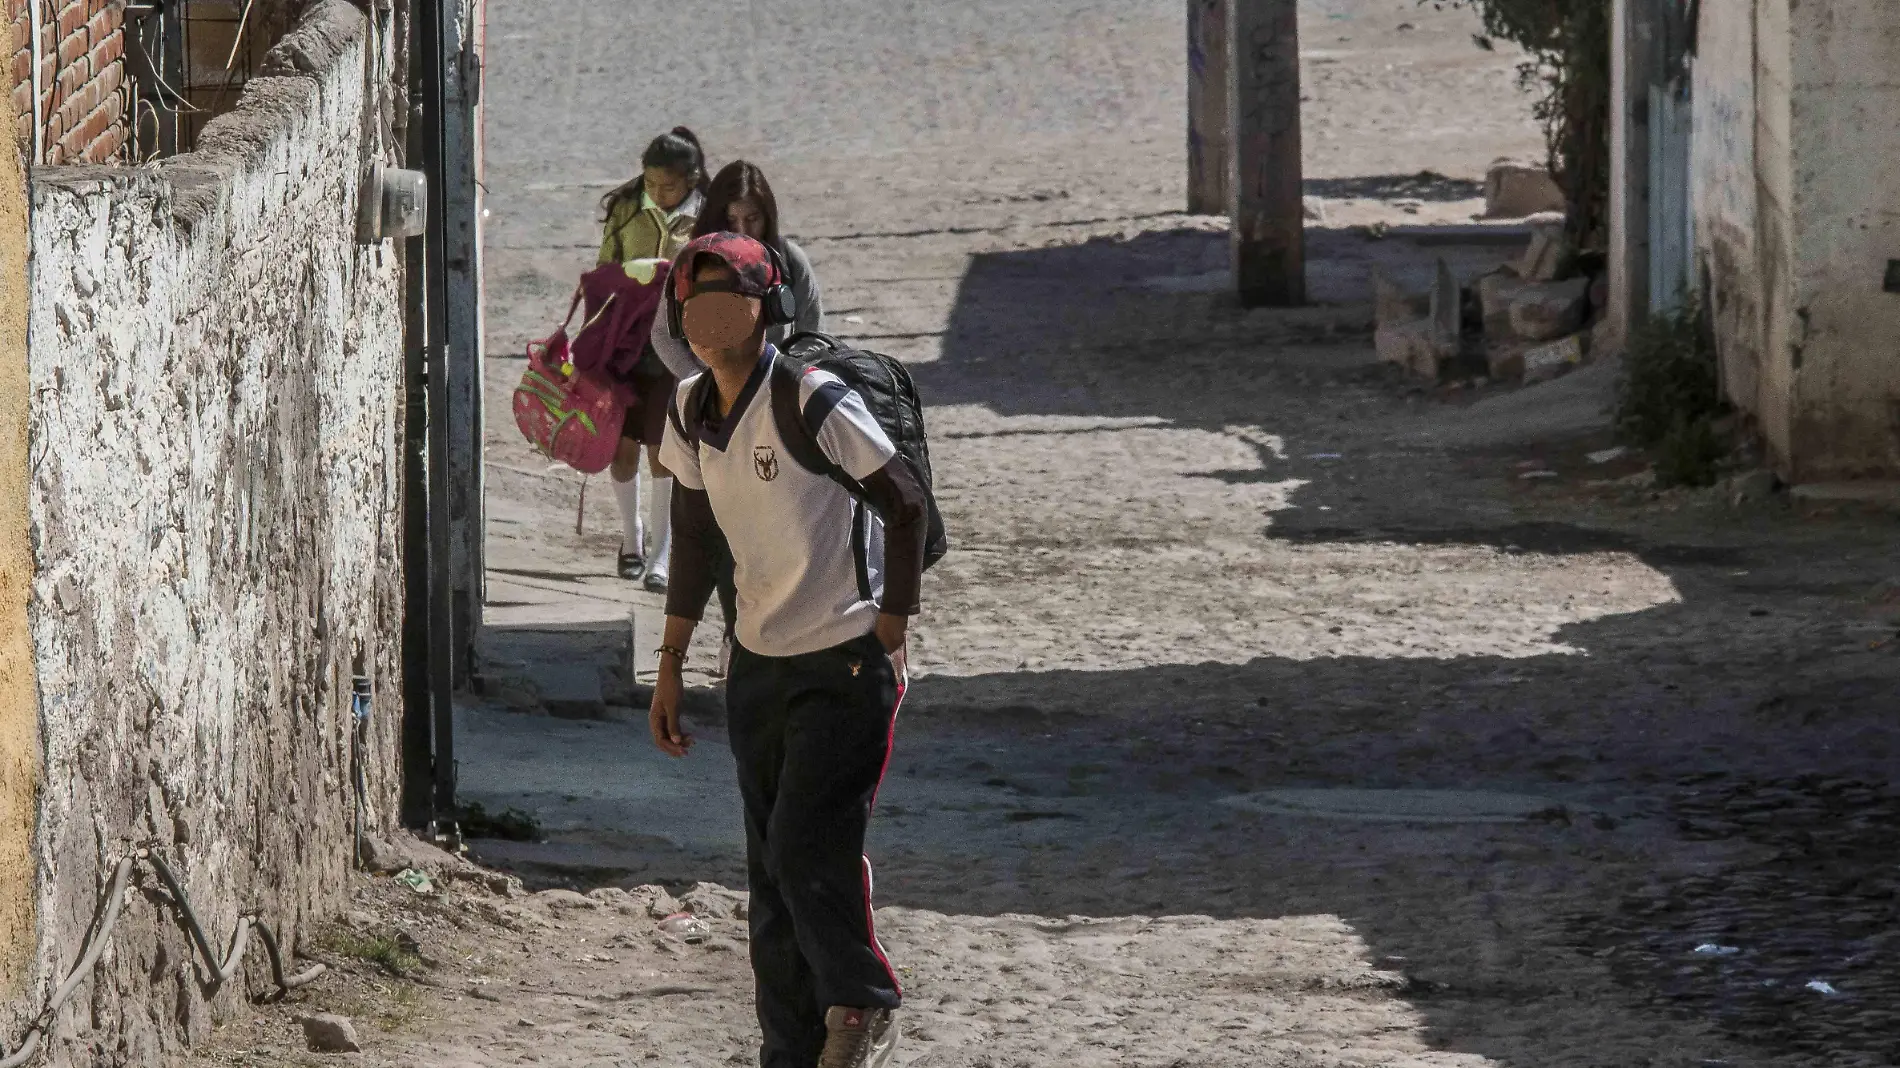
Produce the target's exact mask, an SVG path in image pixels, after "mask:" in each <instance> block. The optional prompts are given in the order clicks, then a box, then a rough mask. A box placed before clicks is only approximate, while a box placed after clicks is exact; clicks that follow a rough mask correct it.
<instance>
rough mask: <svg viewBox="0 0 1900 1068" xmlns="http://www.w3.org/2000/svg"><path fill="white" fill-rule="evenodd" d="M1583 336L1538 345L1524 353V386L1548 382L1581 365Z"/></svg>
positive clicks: (1573, 335)
mask: <svg viewBox="0 0 1900 1068" xmlns="http://www.w3.org/2000/svg"><path fill="white" fill-rule="evenodd" d="M1583 351H1584V348H1583V335H1582V334H1572V335H1570V336H1569V337H1567V338H1564V339H1562V340H1560V341H1553V342H1551V343H1549V344H1547V345H1539V346H1537V347H1536V348H1534V349H1530V350H1528V351H1526V352H1525V353H1524V358H1523V359H1524V384H1525V385H1527V386H1528V385H1532V384H1534V383H1537V382H1548V381H1550V380H1551V379H1553V378H1556V377H1558V376H1560V375H1565V374H1569V373H1570V372H1571V371H1572V370H1573V369H1575V368H1576V367H1577V366H1578V365H1579V364H1581V363H1583Z"/></svg>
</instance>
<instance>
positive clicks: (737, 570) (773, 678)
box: [651, 233, 926, 1068]
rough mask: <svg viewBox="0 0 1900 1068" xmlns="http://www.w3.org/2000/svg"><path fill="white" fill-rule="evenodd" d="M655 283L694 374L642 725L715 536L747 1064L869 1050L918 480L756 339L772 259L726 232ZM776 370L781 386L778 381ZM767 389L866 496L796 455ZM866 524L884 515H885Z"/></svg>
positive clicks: (775, 294)
mask: <svg viewBox="0 0 1900 1068" xmlns="http://www.w3.org/2000/svg"><path fill="white" fill-rule="evenodd" d="M675 262H676V264H677V266H676V269H675V273H674V275H673V278H672V279H671V281H670V283H669V284H670V285H671V286H672V292H671V293H670V299H671V300H673V301H675V302H677V304H678V309H677V310H678V312H679V314H680V315H681V324H682V326H683V328H684V329H683V333H684V336H685V338H686V341H687V344H688V345H690V346H691V347H692V349H693V352H694V354H695V355H696V356H698V357H699V358H700V360H701V361H702V362H704V363H705V364H706V366H707V368H708V371H707V372H706V373H705V374H703V375H699V376H696V377H694V378H690V379H688V380H686V381H684V382H682V383H681V384H680V387H679V389H678V391H677V393H676V394H675V397H674V401H673V404H672V406H671V410H670V414H669V418H668V420H667V427H666V433H665V439H664V442H663V444H662V446H661V451H660V460H661V463H662V464H663V465H664V466H665V467H666V468H667V469H668V470H669V471H671V472H672V473H673V475H674V477H675V478H676V479H677V480H678V482H677V485H676V487H675V489H674V504H673V538H674V541H673V554H672V568H671V575H670V579H671V585H670V586H669V588H668V591H667V619H666V634H665V639H664V642H663V644H662V645H661V648H660V674H659V682H658V684H657V685H656V686H655V688H654V693H653V708H652V712H651V722H652V728H653V739H654V742H655V743H656V744H657V745H658V746H659V747H660V748H661V749H662V750H664V751H665V752H667V753H668V754H670V755H673V756H684V755H686V752H687V750H688V749H689V748H690V747H691V746H692V741H693V740H692V738H691V736H690V735H687V734H685V733H684V732H683V731H682V730H681V728H680V723H679V700H680V693H681V688H682V685H681V667H682V665H683V664H684V662H685V659H686V654H685V650H686V647H687V644H688V642H689V641H690V640H691V637H692V632H693V628H694V626H695V624H696V623H697V622H698V620H699V615H700V611H701V606H703V605H704V604H705V603H706V600H707V597H708V595H709V594H710V593H711V592H712V589H713V571H712V567H713V560H714V554H713V552H712V551H710V549H709V547H710V546H711V545H712V544H714V542H713V540H712V539H713V538H715V537H716V536H717V535H718V534H719V533H723V534H724V536H725V539H726V542H727V543H728V545H729V546H730V553H731V558H732V567H733V585H734V588H735V592H736V606H737V612H736V616H737V620H736V627H735V634H734V637H735V639H736V640H735V641H734V644H733V650H732V662H731V665H730V667H729V668H728V674H727V679H726V705H727V721H728V733H729V735H730V738H731V744H732V751H733V756H734V758H735V760H736V762H737V764H738V770H739V790H740V794H741V796H742V798H743V800H744V804H745V824H746V860H747V877H748V882H749V884H750V890H751V902H750V923H751V950H752V968H753V974H754V977H755V979H756V990H757V1003H758V1004H757V1008H758V1018H759V1027H760V1030H761V1031H762V1032H763V1041H762V1043H761V1046H760V1051H759V1061H760V1064H761V1066H762V1068H814V1066H817V1068H876V1066H882V1065H885V1064H887V1063H888V1062H889V1060H890V1056H891V1052H892V1050H893V1049H894V1048H895V1046H896V1042H897V1028H896V1025H895V1023H894V1022H893V1019H892V1013H893V1011H894V1010H896V1008H897V1007H898V1004H899V1001H900V998H901V992H900V990H899V987H898V982H897V977H896V975H895V973H894V972H893V970H892V968H891V965H890V962H889V960H888V959H886V957H885V955H884V950H883V947H882V946H880V945H879V944H878V941H877V934H876V931H875V929H874V925H873V921H872V906H871V864H870V861H869V860H868V859H867V858H866V857H865V856H864V837H865V831H866V828H867V826H868V824H869V821H870V815H871V806H872V803H873V801H874V800H875V799H876V796H877V789H878V784H879V783H880V782H881V781H882V779H883V776H884V769H885V766H886V765H887V763H888V762H889V759H890V750H891V741H892V737H893V731H894V727H895V720H896V715H897V707H898V705H899V703H900V702H901V701H902V699H903V695H904V689H905V685H906V673H905V657H904V649H905V634H906V630H907V625H908V622H909V617H910V616H912V615H914V614H915V613H916V612H917V610H918V586H919V582H920V579H921V576H922V573H923V556H924V540H925V529H926V522H925V520H926V498H925V495H924V490H923V488H922V486H920V485H919V484H918V482H917V480H916V478H915V477H914V476H913V475H912V474H911V472H910V469H909V467H908V466H906V464H905V463H904V461H903V460H902V459H901V458H900V457H898V455H897V453H896V450H895V448H894V446H893V445H892V443H891V441H890V438H889V437H888V436H887V435H886V434H885V433H884V431H883V429H882V428H881V427H879V425H878V423H877V421H876V420H875V419H874V418H873V417H872V416H871V413H870V412H869V410H867V409H866V407H865V405H864V402H863V400H862V399H861V398H859V397H858V395H857V394H855V393H853V392H852V391H851V390H850V389H848V388H846V387H845V385H844V383H843V382H842V381H840V380H839V379H838V378H836V377H835V376H833V375H830V374H827V373H825V372H822V371H815V370H813V371H803V370H800V371H798V372H797V373H796V382H795V386H794V384H793V382H791V381H788V380H787V377H786V376H788V375H790V374H792V373H793V371H792V368H791V367H790V366H789V365H788V366H783V367H779V368H778V369H777V370H776V371H775V370H774V365H775V363H776V362H777V361H779V360H780V359H782V357H780V356H779V355H778V353H777V352H776V351H775V350H774V349H773V347H772V346H771V345H769V344H767V343H766V341H765V331H766V329H767V328H768V327H769V326H770V325H772V321H773V320H777V319H782V318H783V317H784V315H785V303H784V297H783V292H782V289H779V288H777V287H782V286H783V285H784V282H785V280H784V278H782V277H781V276H780V273H779V267H778V264H777V261H776V260H775V259H774V258H773V257H772V256H771V255H770V253H768V252H767V250H766V248H765V247H764V246H763V245H761V244H760V243H759V242H757V241H755V240H753V239H751V238H749V237H744V236H741V235H738V234H731V233H716V234H708V235H706V236H704V237H700V238H697V239H695V240H694V241H693V242H691V243H690V244H688V245H687V246H686V248H685V249H684V250H682V252H681V253H680V256H679V258H678V259H677V260H676V261H675ZM775 377H776V378H778V379H779V381H778V383H777V384H776V385H775V383H774V378H775ZM774 388H780V389H789V388H796V389H797V391H798V398H797V399H798V404H797V406H796V407H797V410H798V412H799V414H800V417H801V418H802V419H803V420H804V422H805V426H806V428H807V429H808V430H809V431H810V436H811V437H812V438H813V439H814V440H816V442H817V443H818V446H819V449H820V450H821V451H822V452H823V453H824V455H825V457H826V458H827V459H829V460H830V461H831V462H832V463H834V464H836V465H837V466H838V467H840V468H842V469H843V471H844V472H845V473H846V474H847V475H849V476H850V477H851V478H852V479H855V480H856V481H857V482H859V483H860V484H862V486H863V488H864V498H865V503H866V504H868V505H869V506H870V512H869V513H867V512H866V510H865V509H863V508H862V507H860V505H859V503H858V501H857V500H856V499H855V498H854V497H853V496H852V495H851V494H849V493H847V492H846V491H845V490H844V489H843V488H842V487H841V486H839V485H838V483H836V482H834V481H833V480H832V479H830V478H828V477H826V476H825V475H822V474H816V473H813V472H811V471H808V470H806V469H805V468H804V467H802V466H801V465H800V464H799V463H797V462H796V461H795V460H793V459H792V454H791V452H790V451H789V450H788V448H787V447H786V444H785V441H784V439H783V438H782V437H781V436H780V427H779V425H778V422H777V418H776V417H775V412H774V408H775V405H774V404H773V403H772V396H771V394H772V390H773V389H774ZM880 520H881V523H880V522H879V521H880Z"/></svg>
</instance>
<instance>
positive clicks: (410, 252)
mask: <svg viewBox="0 0 1900 1068" xmlns="http://www.w3.org/2000/svg"><path fill="white" fill-rule="evenodd" d="M422 4H423V0H411V2H410V4H409V7H408V11H407V15H408V17H407V18H406V19H404V20H403V21H404V23H405V26H404V28H405V29H406V30H407V31H408V32H407V33H406V34H404V37H403V47H404V49H405V51H406V53H407V55H406V62H405V65H406V67H407V74H408V77H407V89H408V92H407V94H406V100H407V103H408V114H407V115H406V116H404V129H405V133H406V134H407V137H406V139H405V140H406V142H407V143H406V144H405V145H404V152H403V155H404V160H403V162H404V163H405V164H406V165H408V166H410V167H420V168H422V169H424V170H425V171H426V169H427V164H426V162H424V161H426V160H427V159H428V158H429V150H428V143H429V134H428V124H427V122H426V121H425V109H424V108H423V104H422V102H423V100H424V98H425V96H426V89H425V87H426V85H427V82H426V80H425V78H426V66H425V64H424V63H422V61H421V57H422V55H423V54H425V48H424V42H423V40H422V38H423V27H426V26H430V25H433V22H432V20H429V19H426V18H420V17H418V16H419V15H421V14H422V12H420V11H419V10H418V9H420V8H421V7H422ZM425 243H426V238H421V237H417V238H411V239H409V240H407V241H405V242H404V247H403V277H404V280H405V283H406V288H407V293H406V314H405V316H404V335H405V336H404V339H403V342H404V343H403V354H404V367H403V395H404V405H403V586H404V602H403V620H402V665H403V679H402V682H403V717H402V768H403V775H402V822H403V824H404V825H405V826H408V827H411V828H416V829H420V828H424V827H426V826H428V824H429V823H430V821H431V820H432V819H433V818H434V815H435V737H434V735H435V722H434V720H435V717H434V707H433V704H432V702H431V686H430V678H429V665H430V656H429V629H430V628H429V493H428V489H429V469H428V462H427V456H428V454H427V449H428V426H429V407H428V396H427V389H428V382H429V373H428V355H429V296H428V294H429V278H428V256H427V252H426V248H425Z"/></svg>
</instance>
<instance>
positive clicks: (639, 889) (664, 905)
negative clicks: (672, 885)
mask: <svg viewBox="0 0 1900 1068" xmlns="http://www.w3.org/2000/svg"><path fill="white" fill-rule="evenodd" d="M620 911H621V912H624V913H626V914H628V915H630V916H632V915H642V914H644V915H646V916H647V917H649V918H651V919H655V920H664V919H666V918H667V917H668V916H671V915H673V914H675V913H677V912H680V911H681V907H680V903H679V902H678V901H675V900H674V899H673V895H672V894H669V893H667V892H666V890H665V889H664V888H662V887H658V886H652V885H647V886H636V887H634V888H633V889H632V890H629V891H628V892H627V903H626V904H625V905H622V906H621V907H620Z"/></svg>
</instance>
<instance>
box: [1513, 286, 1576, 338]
mask: <svg viewBox="0 0 1900 1068" xmlns="http://www.w3.org/2000/svg"><path fill="white" fill-rule="evenodd" d="M1589 299H1590V280H1589V279H1588V278H1573V279H1571V280H1570V281H1568V282H1543V283H1539V284H1536V285H1529V286H1526V287H1524V289H1523V290H1522V291H1521V292H1519V293H1518V295H1517V298H1516V299H1515V300H1513V301H1511V332H1512V333H1513V334H1516V335H1517V336H1518V337H1520V338H1523V339H1524V340H1525V341H1555V340H1557V339H1558V338H1560V337H1563V336H1564V335H1565V334H1572V333H1575V332H1576V331H1578V330H1580V329H1582V328H1583V319H1584V313H1585V310H1586V308H1587V306H1588V303H1589Z"/></svg>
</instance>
